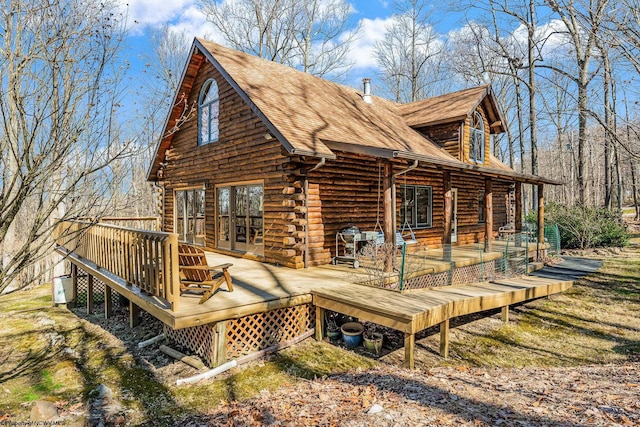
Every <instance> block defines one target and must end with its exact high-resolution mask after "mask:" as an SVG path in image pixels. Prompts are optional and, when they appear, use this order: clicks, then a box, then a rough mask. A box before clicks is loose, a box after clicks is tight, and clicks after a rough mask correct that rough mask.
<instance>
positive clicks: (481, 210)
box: [478, 190, 487, 224]
mask: <svg viewBox="0 0 640 427" xmlns="http://www.w3.org/2000/svg"><path fill="white" fill-rule="evenodd" d="M485 213H486V212H485V210H484V190H480V191H478V224H484V223H486V222H487V218H486V215H485Z"/></svg>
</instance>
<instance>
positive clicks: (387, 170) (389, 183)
mask: <svg viewBox="0 0 640 427" xmlns="http://www.w3.org/2000/svg"><path fill="white" fill-rule="evenodd" d="M382 185H383V191H384V230H383V231H384V241H385V243H387V246H389V244H391V246H393V245H394V244H395V238H396V235H395V232H394V230H393V223H394V215H395V211H396V209H395V206H394V203H393V202H394V200H393V170H392V165H391V163H389V162H387V163H385V164H384V177H383V180H382ZM386 252H387V253H386V257H385V260H384V271H385V272H388V271H391V270H392V269H393V256H394V251H393V250H391V248H390V250H388V251H386Z"/></svg>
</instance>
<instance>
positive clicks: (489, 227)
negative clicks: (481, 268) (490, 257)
mask: <svg viewBox="0 0 640 427" xmlns="http://www.w3.org/2000/svg"><path fill="white" fill-rule="evenodd" d="M492 244H493V181H492V180H491V178H490V177H487V178H485V179H484V251H485V252H491V249H492V246H493V245H492Z"/></svg>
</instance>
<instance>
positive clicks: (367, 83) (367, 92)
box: [362, 77, 371, 104]
mask: <svg viewBox="0 0 640 427" xmlns="http://www.w3.org/2000/svg"><path fill="white" fill-rule="evenodd" d="M362 85H363V86H364V95H362V100H363V101H364V102H366V103H367V104H371V79H370V78H368V77H367V78H364V79H362Z"/></svg>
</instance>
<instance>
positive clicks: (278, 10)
mask: <svg viewBox="0 0 640 427" xmlns="http://www.w3.org/2000/svg"><path fill="white" fill-rule="evenodd" d="M200 6H201V8H202V11H203V12H204V13H205V15H206V16H207V20H208V21H210V22H211V23H212V24H213V25H215V26H216V28H217V29H218V30H219V31H220V33H221V34H222V35H223V37H224V40H225V43H227V44H229V45H230V46H231V47H233V48H234V49H237V50H241V51H243V52H248V53H251V54H254V55H256V56H259V57H261V58H266V59H268V60H270V61H275V62H279V63H282V64H286V65H289V66H292V67H298V68H300V69H302V70H303V71H305V72H308V73H311V74H313V75H317V76H326V75H332V76H334V77H335V76H341V75H343V74H344V73H345V72H346V71H347V70H348V69H349V68H350V66H351V64H350V62H349V59H348V57H347V53H348V52H349V48H350V45H351V42H352V41H353V40H354V38H355V37H356V35H357V29H356V30H348V29H347V28H348V24H349V22H348V21H349V17H350V15H351V13H352V8H351V6H350V5H349V3H347V2H346V1H345V0H324V1H323V0H200Z"/></svg>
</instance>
